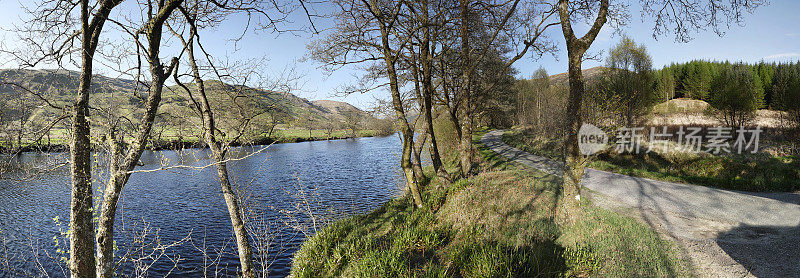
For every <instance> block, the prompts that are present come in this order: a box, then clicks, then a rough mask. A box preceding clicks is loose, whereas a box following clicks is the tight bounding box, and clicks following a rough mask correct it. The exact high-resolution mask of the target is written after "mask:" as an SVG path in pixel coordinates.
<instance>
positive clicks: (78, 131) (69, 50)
mask: <svg viewBox="0 0 800 278" xmlns="http://www.w3.org/2000/svg"><path fill="white" fill-rule="evenodd" d="M89 2H90V1H89V0H81V1H63V0H49V1H42V2H38V3H35V4H33V5H32V6H31V7H26V9H25V10H26V13H27V14H28V15H29V16H30V18H27V19H26V20H25V21H24V22H23V24H21V25H22V26H23V27H19V26H18V27H16V29H17V34H19V36H20V39H21V41H22V42H23V43H22V44H23V45H24V47H23V48H22V49H19V50H16V51H13V50H12V51H5V50H4V51H3V52H4V53H6V54H10V55H11V56H12V57H13V58H14V60H15V61H16V62H18V63H19V64H20V66H21V67H35V66H37V65H40V64H45V63H50V64H55V65H57V66H59V67H61V66H63V65H64V64H68V63H72V64H73V65H76V66H77V67H79V68H80V69H81V71H80V83H79V85H78V88H77V98H76V100H75V102H74V103H73V104H71V105H70V106H71V108H70V109H71V110H72V126H71V129H72V140H71V143H70V162H71V163H70V169H71V170H70V177H71V181H72V193H71V203H70V230H71V236H70V259H69V269H70V274H71V276H72V277H95V275H96V273H95V266H96V264H95V262H96V261H95V252H94V250H95V238H94V232H95V230H94V224H93V223H92V200H93V196H92V195H93V194H92V183H91V178H92V171H91V170H92V169H91V145H90V144H91V143H90V140H89V136H90V126H89V122H88V120H87V118H88V114H89V94H90V86H91V84H92V76H93V63H94V60H95V53H96V50H97V48H98V44H99V43H100V35H101V33H102V30H103V27H104V25H105V23H106V21H107V20H108V17H109V14H110V13H111V11H112V9H114V8H115V7H116V6H117V5H119V3H120V2H121V0H100V1H97V2H96V3H94V4H90V3H89ZM75 56H78V57H80V58H79V59H77V60H76V59H75Z"/></svg>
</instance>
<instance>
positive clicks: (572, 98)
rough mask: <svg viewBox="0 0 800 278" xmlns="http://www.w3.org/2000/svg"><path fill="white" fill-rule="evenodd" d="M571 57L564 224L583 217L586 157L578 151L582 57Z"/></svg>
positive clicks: (565, 159) (581, 95)
mask: <svg viewBox="0 0 800 278" xmlns="http://www.w3.org/2000/svg"><path fill="white" fill-rule="evenodd" d="M570 56H571V57H570V59H569V100H568V104H567V111H566V112H567V122H566V125H567V141H566V146H565V150H566V155H565V156H564V166H565V169H564V177H563V178H564V186H563V191H562V194H561V200H560V204H559V208H560V212H559V215H560V217H562V218H561V220H562V221H563V222H565V223H574V222H575V221H576V220H577V219H579V218H580V213H581V210H580V195H581V179H582V178H583V171H584V168H585V165H586V164H585V159H584V158H583V157H582V156H581V154H580V153H579V150H578V129H579V128H580V121H581V119H580V113H579V112H580V109H581V99H582V97H583V92H584V84H583V74H582V73H581V58H580V57H575V58H573V57H574V55H570Z"/></svg>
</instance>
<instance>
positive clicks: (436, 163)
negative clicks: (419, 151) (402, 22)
mask: <svg viewBox="0 0 800 278" xmlns="http://www.w3.org/2000/svg"><path fill="white" fill-rule="evenodd" d="M421 21H422V22H421V24H422V26H423V27H422V45H421V46H420V50H421V52H422V53H421V54H422V55H420V58H421V60H422V61H421V62H422V99H423V105H422V112H423V113H422V114H423V117H424V118H425V125H426V127H427V131H428V135H429V136H430V140H431V145H430V150H429V152H430V155H431V164H432V165H433V170H434V172H435V173H436V174H437V175H438V176H442V177H447V176H448V175H447V173H446V172H445V170H444V167H442V158H441V156H440V154H439V144H438V143H437V142H436V132H435V130H434V128H433V94H434V93H435V92H434V88H433V51H434V50H433V49H432V48H431V32H430V26H431V24H430V23H429V21H430V18H429V15H428V1H427V0H423V1H422V18H421Z"/></svg>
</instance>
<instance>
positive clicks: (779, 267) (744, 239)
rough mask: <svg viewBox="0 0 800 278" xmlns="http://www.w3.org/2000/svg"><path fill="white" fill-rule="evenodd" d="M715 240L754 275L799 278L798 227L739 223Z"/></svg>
mask: <svg viewBox="0 0 800 278" xmlns="http://www.w3.org/2000/svg"><path fill="white" fill-rule="evenodd" d="M715 240H716V242H717V244H718V245H719V247H720V248H722V250H724V251H725V253H727V254H728V256H730V257H731V258H732V259H733V260H735V261H736V262H737V263H739V264H741V265H742V266H743V267H744V268H745V269H747V270H748V271H749V272H750V273H752V274H753V275H755V276H756V277H800V226H796V227H770V226H750V225H739V226H737V227H734V228H733V229H730V230H728V231H726V232H724V233H721V234H720V235H719V236H718V237H717V238H716V239H715Z"/></svg>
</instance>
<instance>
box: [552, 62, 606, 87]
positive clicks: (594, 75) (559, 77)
mask: <svg viewBox="0 0 800 278" xmlns="http://www.w3.org/2000/svg"><path fill="white" fill-rule="evenodd" d="M605 68H606V67H602V66H598V67H593V68H589V69H584V70H583V81H584V82H590V81H593V80H596V79H598V78H600V76H601V74H602V73H603V70H604V69H605ZM550 84H554V85H564V86H568V85H569V73H568V72H564V73H559V74H555V75H551V76H550Z"/></svg>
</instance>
